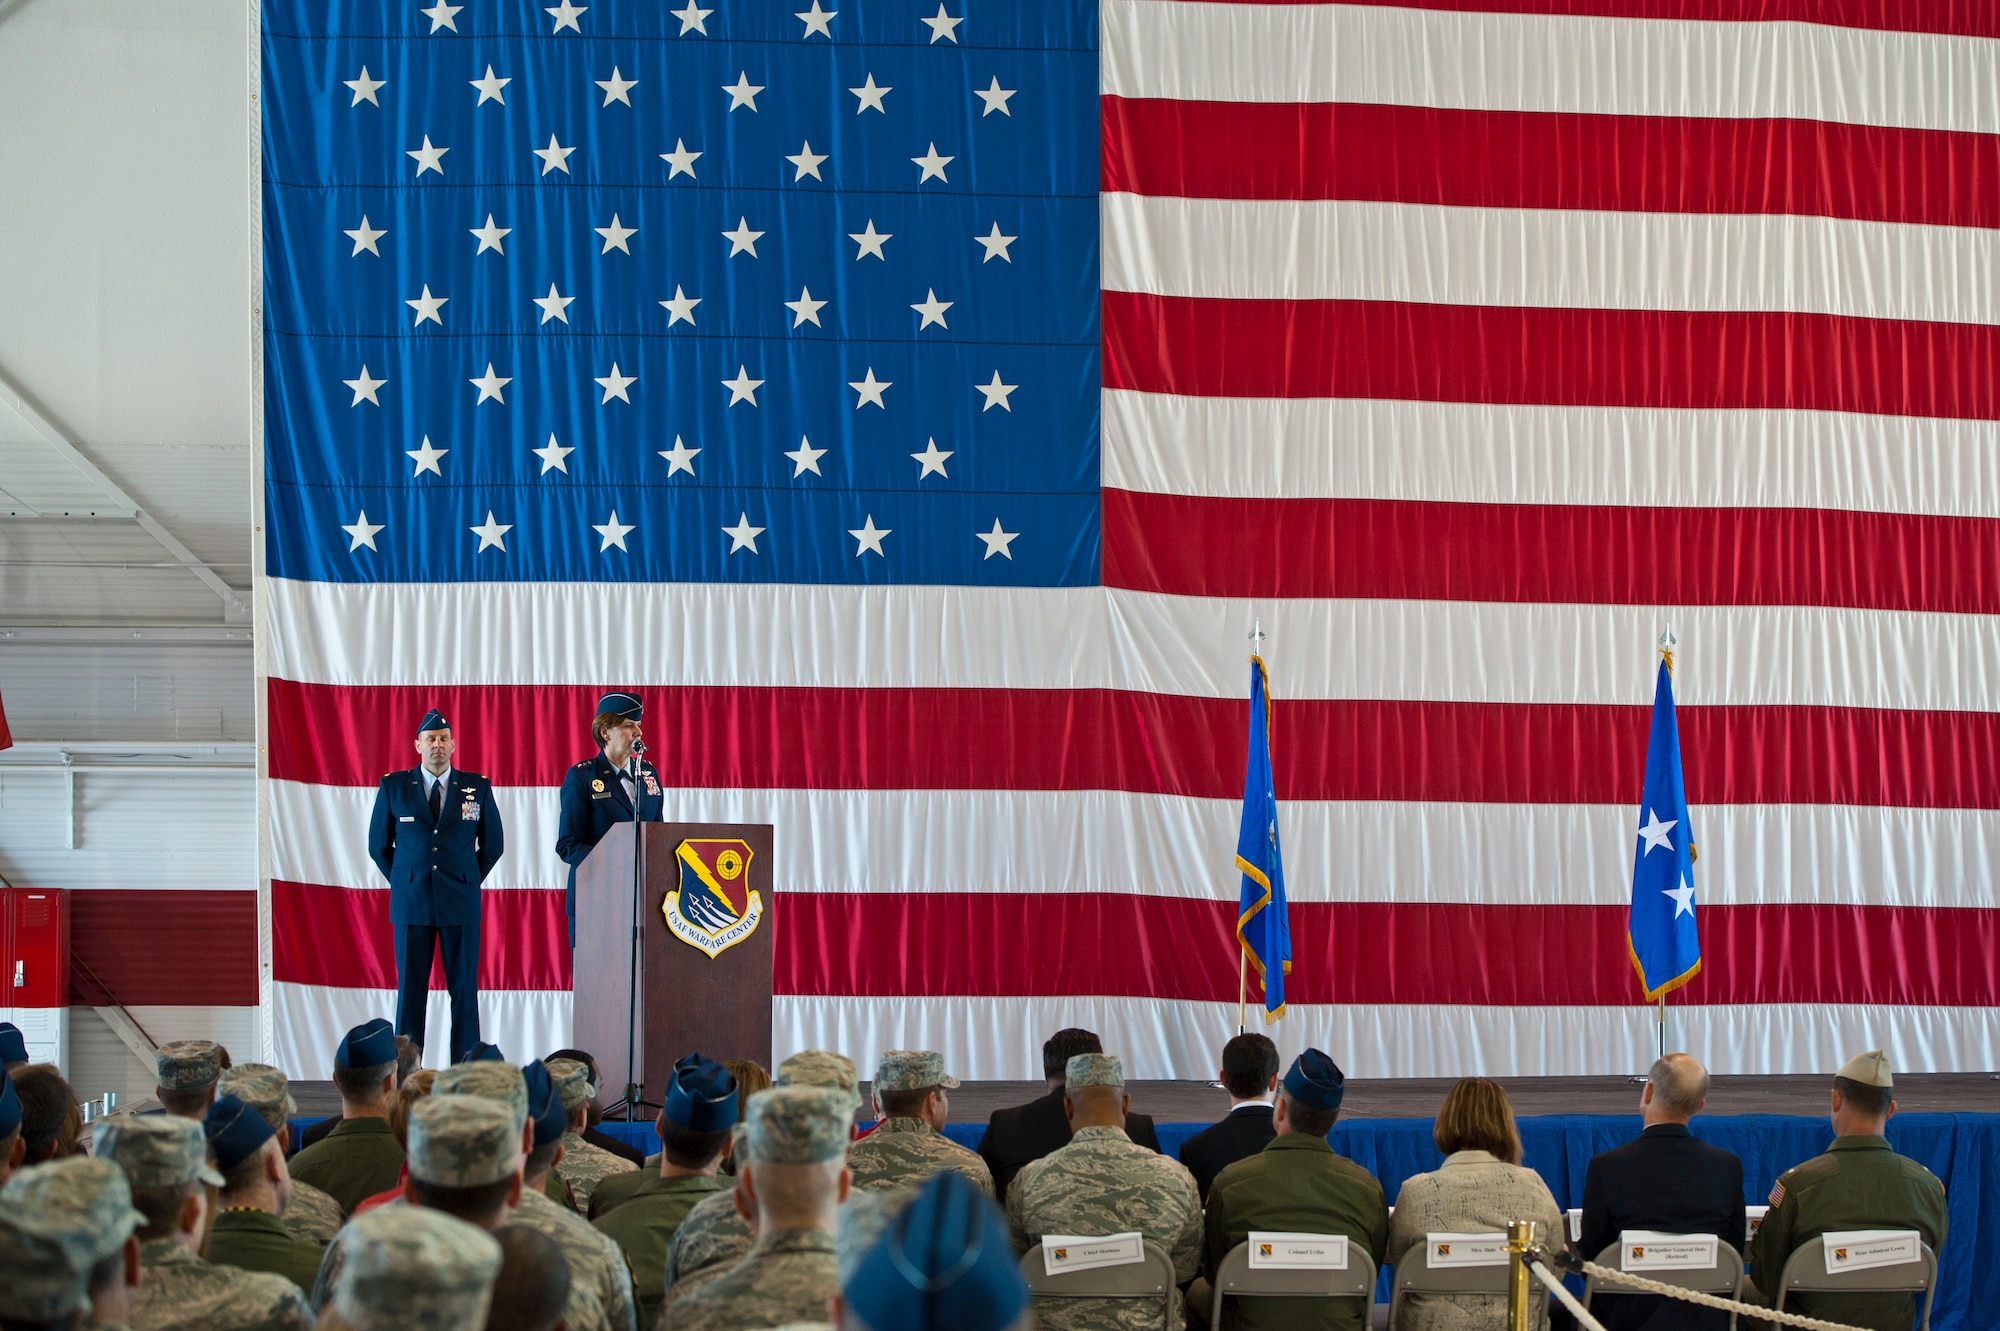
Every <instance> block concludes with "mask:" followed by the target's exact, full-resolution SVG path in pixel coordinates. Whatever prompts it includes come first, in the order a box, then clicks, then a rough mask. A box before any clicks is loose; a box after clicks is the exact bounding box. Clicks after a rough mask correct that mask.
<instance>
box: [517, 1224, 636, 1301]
mask: <svg viewBox="0 0 2000 1331" xmlns="http://www.w3.org/2000/svg"><path fill="white" fill-rule="evenodd" d="M510 1219H511V1221H512V1223H514V1224H517V1225H526V1226H527V1227H528V1228H530V1229H533V1230H537V1231H539V1232H540V1233H543V1234H546V1235H548V1236H549V1237H550V1238H552V1239H554V1240H555V1242H556V1246H557V1247H559V1248H561V1249H562V1254H563V1260H565V1261H566V1262H568V1263H569V1275H570V1282H569V1300H570V1301H569V1306H568V1307H566V1308H565V1309H564V1310H563V1321H564V1323H565V1324H566V1325H567V1326H568V1327H569V1331H599V1328H608V1331H637V1328H638V1326H639V1310H638V1305H637V1303H636V1302H635V1301H634V1298H633V1294H632V1268H631V1267H629V1266H627V1265H626V1264H625V1252H624V1250H623V1249H622V1248H620V1247H619V1246H618V1244H617V1243H616V1242H615V1241H613V1240H612V1239H611V1238H609V1237H608V1236H606V1235H604V1234H600V1233H598V1232H597V1231H596V1230H595V1229H592V1228H591V1227H590V1222H589V1221H588V1220H585V1219H584V1218H583V1217H582V1216H580V1215H578V1214H577V1213H576V1212H574V1211H572V1210H569V1209H568V1208H566V1207H564V1206H563V1205H562V1204H561V1203H560V1202H552V1201H550V1200H549V1199H548V1198H547V1197H546V1196H545V1195H543V1194H542V1193H539V1192H535V1191H533V1190H532V1189H530V1190H527V1191H523V1192H522V1194H521V1204H520V1206H519V1207H517V1208H516V1209H515V1211H514V1214H513V1215H512V1216H511V1217H510ZM579 1296H588V1306H585V1300H584V1299H583V1298H581V1297H579Z"/></svg>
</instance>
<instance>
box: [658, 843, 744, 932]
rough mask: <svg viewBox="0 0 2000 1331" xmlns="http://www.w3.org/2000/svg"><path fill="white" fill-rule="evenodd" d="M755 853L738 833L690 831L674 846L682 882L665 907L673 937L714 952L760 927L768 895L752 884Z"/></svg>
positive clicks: (669, 895)
mask: <svg viewBox="0 0 2000 1331" xmlns="http://www.w3.org/2000/svg"><path fill="white" fill-rule="evenodd" d="M751 854H752V851H751V849H750V845H749V843H748V842H745V841H739V840H735V839H733V838H706V837H699V838H698V837H690V838H689V839H688V840H686V841H683V842H681V844H680V845H679V846H677V847H676V848H675V849H674V857H675V858H676V859H678V860H679V861H680V865H681V885H680V888H679V890H677V891H673V892H669V893H667V900H666V904H665V905H664V906H662V907H661V913H662V914H664V915H665V916H666V917H667V928H669V929H671V930H673V931H674V937H676V938H678V939H680V940H681V941H682V942H683V943H686V944H687V945H688V946H689V947H693V948H699V949H700V950H701V951H703V952H704V953H706V954H708V955H709V956H710V957H714V956H717V955H719V954H721V953H722V952H723V951H724V950H725V949H728V948H731V947H734V946H735V945H736V944H738V943H740V942H742V941H743V940H744V939H746V938H748V937H749V936H750V935H751V934H753V933H755V932H756V931H757V925H758V923H759V922H760V921H762V920H763V918H764V900H763V898H762V897H761V896H759V895H758V894H757V893H756V892H755V891H752V890H751V888H750V856H751ZM739 901H740V902H742V903H743V908H742V909H741V910H740V911H739V910H738V909H737V906H736V903H737V902H739Z"/></svg>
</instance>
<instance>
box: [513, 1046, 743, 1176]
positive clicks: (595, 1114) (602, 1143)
mask: <svg viewBox="0 0 2000 1331" xmlns="http://www.w3.org/2000/svg"><path fill="white" fill-rule="evenodd" d="M559 1058H567V1059H570V1060H571V1061H573V1062H577V1063H581V1064H583V1066H584V1067H585V1068H587V1069H588V1070H589V1073H590V1094H589V1095H588V1096H586V1097H585V1099H586V1100H587V1101H588V1102H589V1105H590V1108H589V1111H588V1112H587V1113H586V1114H585V1116H584V1127H583V1139H584V1140H585V1141H587V1142H589V1143H590V1144H591V1145H592V1146H596V1147H600V1148H601V1149H603V1150H606V1151H609V1152H611V1154H613V1155H615V1156H617V1157H618V1158H619V1159H621V1160H630V1161H631V1162H632V1163H633V1164H635V1165H643V1164H644V1163H645V1159H646V1157H645V1153H644V1152H642V1151H640V1150H639V1148H638V1147H636V1146H633V1145H631V1144H629V1143H627V1142H622V1141H619V1140H618V1139H617V1138H616V1137H614V1136H612V1135H611V1134H610V1133H608V1132H604V1131H601V1130H599V1128H598V1126H597V1125H598V1124H599V1123H602V1122H603V1121H604V1106H603V1104H602V1102H601V1101H599V1099H598V1098H597V1059H596V1057H595V1056H594V1055H592V1054H589V1053H586V1052H585V1051H584V1050H581V1049H558V1050H556V1051H555V1052H554V1053H553V1054H550V1055H549V1056H548V1057H547V1058H545V1059H543V1060H542V1061H543V1062H544V1063H551V1064H552V1063H554V1062H555V1061H556V1060H557V1059H559ZM764 1084H765V1085H766V1086H768V1085H770V1084H771V1083H770V1079H769V1078H766V1079H765V1081H764ZM653 1163H654V1164H656V1165H657V1164H658V1163H659V1161H657V1160H655V1161H654V1162H653Z"/></svg>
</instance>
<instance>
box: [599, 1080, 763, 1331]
mask: <svg viewBox="0 0 2000 1331" xmlns="http://www.w3.org/2000/svg"><path fill="white" fill-rule="evenodd" d="M736 1089H737V1088H736V1079H735V1078H733V1077H731V1076H730V1075H729V1071H728V1069H727V1068H725V1067H724V1066H723V1065H722V1064H720V1063H716V1062H712V1061H711V1060H709V1059H706V1058H703V1057H702V1056H701V1055H700V1054H689V1055H688V1056H687V1057H686V1058H684V1059H682V1060H681V1061H680V1062H678V1063H676V1064H674V1075H673V1080H671V1081H669V1082H668V1083H667V1102H666V1104H665V1105H664V1106H663V1107H662V1108H661V1109H660V1113H659V1117H658V1118H657V1119H655V1120H654V1126H655V1127H657V1128H658V1129H659V1133H660V1140H661V1142H663V1143H664V1144H665V1149H664V1150H663V1151H662V1152H661V1157H660V1163H659V1165H658V1166H657V1167H656V1168H653V1169H650V1170H641V1171H639V1182H638V1184H637V1185H636V1186H635V1187H632V1188H628V1189H624V1190H623V1191H622V1195H621V1196H619V1197H618V1198H616V1199H615V1200H613V1201H612V1203H611V1205H610V1206H609V1207H607V1206H606V1205H605V1203H606V1197H605V1195H604V1193H605V1190H604V1189H603V1188H599V1189H598V1191H597V1196H596V1198H595V1201H594V1203H593V1204H594V1205H595V1206H596V1207H597V1217H596V1219H595V1220H594V1221H592V1223H593V1224H595V1225H596V1226H597V1228H598V1230H599V1231H600V1232H602V1233H604V1234H606V1235H608V1236H609V1237H610V1238H611V1239H612V1240H613V1241H614V1242H616V1243H617V1244H618V1246H619V1247H620V1248H621V1249H623V1250H624V1253H625V1256H626V1259H627V1260H628V1261H629V1262H630V1263H631V1266H632V1286H633V1290H634V1292H635V1293H636V1294H637V1296H638V1299H639V1311H640V1316H641V1320H642V1321H643V1323H644V1324H645V1325H646V1326H651V1325H652V1324H653V1321H654V1319H655V1318H656V1317H658V1315H659V1311H660V1305H661V1303H663V1302H664V1301H665V1299H666V1294H667V1284H666V1275H667V1249H668V1247H669V1246H670V1245H671V1244H672V1243H673V1239H674V1232H675V1231H676V1230H678V1229H679V1228H680V1227H681V1222H682V1221H684V1220H686V1219H687V1216H688V1212H689V1211H690V1210H692V1209H693V1208H694V1205H695V1203H696V1202H699V1201H701V1200H702V1199H703V1198H705V1197H712V1196H715V1195H717V1194H718V1193H722V1192H724V1191H725V1190H726V1189H725V1185H724V1184H723V1183H722V1182H721V1181H720V1180H718V1179H717V1178H716V1168H717V1166H718V1165H720V1164H721V1163H722V1152H723V1150H724V1149H725V1148H727V1147H728V1145H729V1137H730V1129H731V1128H733V1127H735V1125H736V1122H737V1098H736Z"/></svg>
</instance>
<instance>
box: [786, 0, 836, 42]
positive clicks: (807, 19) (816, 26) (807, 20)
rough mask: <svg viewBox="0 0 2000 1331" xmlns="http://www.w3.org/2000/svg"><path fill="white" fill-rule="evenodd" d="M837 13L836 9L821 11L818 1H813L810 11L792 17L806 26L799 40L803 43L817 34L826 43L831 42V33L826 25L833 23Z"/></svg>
mask: <svg viewBox="0 0 2000 1331" xmlns="http://www.w3.org/2000/svg"><path fill="white" fill-rule="evenodd" d="M839 13H840V11H839V10H837V9H821V8H820V7H819V0H813V7H812V8H811V9H808V10H806V11H805V12H804V13H803V14H794V15H792V17H793V18H795V19H798V20H799V21H800V22H802V23H804V24H805V25H806V30H805V34H804V36H802V37H800V38H799V40H800V41H804V40H805V39H806V37H810V36H812V35H813V34H814V33H818V34H819V35H820V36H822V37H824V38H826V39H827V40H828V41H832V40H833V32H832V30H831V29H829V28H828V27H827V26H826V25H827V24H829V23H831V22H833V20H834V17H835V16H836V15H838V14H839Z"/></svg>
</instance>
